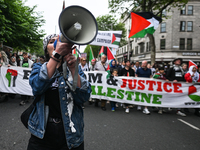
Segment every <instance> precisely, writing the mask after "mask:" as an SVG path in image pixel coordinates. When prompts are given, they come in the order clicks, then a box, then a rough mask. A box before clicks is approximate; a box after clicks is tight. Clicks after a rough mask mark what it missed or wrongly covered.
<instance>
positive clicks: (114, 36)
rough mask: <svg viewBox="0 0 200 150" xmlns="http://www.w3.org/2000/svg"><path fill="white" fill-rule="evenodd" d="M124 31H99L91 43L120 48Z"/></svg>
mask: <svg viewBox="0 0 200 150" xmlns="http://www.w3.org/2000/svg"><path fill="white" fill-rule="evenodd" d="M121 36H122V31H98V33H97V36H96V38H95V39H94V41H93V42H91V43H90V45H98V46H107V47H112V48H118V47H119V43H120V40H121Z"/></svg>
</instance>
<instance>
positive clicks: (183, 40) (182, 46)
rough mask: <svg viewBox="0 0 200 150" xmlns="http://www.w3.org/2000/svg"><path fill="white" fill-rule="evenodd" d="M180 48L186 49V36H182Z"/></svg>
mask: <svg viewBox="0 0 200 150" xmlns="http://www.w3.org/2000/svg"><path fill="white" fill-rule="evenodd" d="M179 49H180V50H184V49H185V39H184V38H180V46H179Z"/></svg>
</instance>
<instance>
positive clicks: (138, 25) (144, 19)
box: [129, 12, 162, 38]
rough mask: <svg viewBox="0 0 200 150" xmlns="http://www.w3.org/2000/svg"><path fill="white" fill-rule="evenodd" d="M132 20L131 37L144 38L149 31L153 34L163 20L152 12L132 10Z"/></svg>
mask: <svg viewBox="0 0 200 150" xmlns="http://www.w3.org/2000/svg"><path fill="white" fill-rule="evenodd" d="M131 20H132V21H131V31H130V34H129V38H139V37H140V38H143V37H144V36H145V35H146V34H147V33H149V34H153V33H154V32H155V31H156V29H157V28H158V26H159V23H160V22H161V21H162V19H161V18H160V17H157V16H155V15H154V14H153V13H151V12H137V13H136V12H135V13H133V12H131Z"/></svg>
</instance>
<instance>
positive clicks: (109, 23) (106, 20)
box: [84, 15, 127, 60]
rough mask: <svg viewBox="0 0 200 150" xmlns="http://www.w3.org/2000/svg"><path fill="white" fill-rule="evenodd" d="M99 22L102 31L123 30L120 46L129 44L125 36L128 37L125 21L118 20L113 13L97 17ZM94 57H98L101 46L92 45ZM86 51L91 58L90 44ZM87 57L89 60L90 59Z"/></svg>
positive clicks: (99, 28)
mask: <svg viewBox="0 0 200 150" xmlns="http://www.w3.org/2000/svg"><path fill="white" fill-rule="evenodd" d="M96 20H97V24H98V30H100V31H111V30H113V31H122V38H121V42H120V46H122V45H125V44H127V42H126V40H125V37H126V29H125V25H124V24H123V23H120V22H118V21H117V20H116V19H115V18H114V17H113V16H112V15H103V16H99V17H97V18H96ZM91 47H92V50H93V53H94V57H95V58H97V57H98V56H97V55H98V52H99V51H100V49H101V46H93V45H91ZM84 53H87V58H88V59H89V55H90V46H89V45H88V46H87V47H86V48H85V50H84ZM88 59H87V60H88Z"/></svg>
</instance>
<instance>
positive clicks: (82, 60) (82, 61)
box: [79, 57, 89, 71]
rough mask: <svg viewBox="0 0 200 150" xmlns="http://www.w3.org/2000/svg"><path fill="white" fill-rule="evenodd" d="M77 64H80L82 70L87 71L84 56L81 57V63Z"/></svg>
mask: <svg viewBox="0 0 200 150" xmlns="http://www.w3.org/2000/svg"><path fill="white" fill-rule="evenodd" d="M79 65H80V66H81V69H82V71H89V67H88V64H87V60H86V58H85V57H82V58H81V63H80V64H79Z"/></svg>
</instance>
